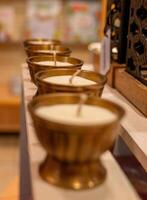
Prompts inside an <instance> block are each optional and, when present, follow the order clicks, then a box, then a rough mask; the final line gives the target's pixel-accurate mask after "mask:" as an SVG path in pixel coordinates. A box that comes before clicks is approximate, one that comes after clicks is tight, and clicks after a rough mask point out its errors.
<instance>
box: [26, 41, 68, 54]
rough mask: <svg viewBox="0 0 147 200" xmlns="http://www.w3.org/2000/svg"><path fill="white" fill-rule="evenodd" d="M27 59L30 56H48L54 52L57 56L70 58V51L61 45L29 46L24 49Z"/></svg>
mask: <svg viewBox="0 0 147 200" xmlns="http://www.w3.org/2000/svg"><path fill="white" fill-rule="evenodd" d="M25 51H26V53H27V56H28V57H32V56H50V55H53V53H54V51H56V54H57V55H58V56H70V54H71V50H70V49H69V48H67V47H64V46H61V45H44V44H42V45H39V46H29V47H27V48H25Z"/></svg>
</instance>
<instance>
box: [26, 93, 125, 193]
mask: <svg viewBox="0 0 147 200" xmlns="http://www.w3.org/2000/svg"><path fill="white" fill-rule="evenodd" d="M80 98H81V97H80V95H78V94H76V95H75V94H71V93H66V94H60V93H58V94H48V95H42V96H38V97H36V98H34V99H33V100H32V101H31V102H30V103H29V105H28V108H29V111H30V114H31V116H32V119H33V123H34V127H35V130H36V134H37V137H38V139H39V141H40V143H41V144H42V146H43V147H44V149H45V150H46V152H47V157H46V159H45V161H44V162H43V163H42V164H41V165H40V168H39V172H40V175H41V177H42V178H43V179H44V180H46V181H47V182H48V183H50V184H53V185H56V186H60V187H62V188H68V189H74V190H79V189H86V188H93V187H95V186H97V185H100V184H102V183H103V182H104V180H105V178H106V170H105V168H104V167H103V165H102V163H101V161H100V156H101V154H102V153H103V152H105V151H106V150H108V149H109V148H110V147H111V146H112V144H113V142H114V140H115V138H116V136H117V134H118V133H117V132H118V131H117V128H118V125H119V121H120V120H121V118H122V117H123V115H124V110H123V109H122V108H121V107H120V106H118V105H117V104H115V103H112V102H110V101H108V100H104V99H100V98H97V97H95V98H94V97H87V99H86V101H85V105H93V106H97V107H101V108H105V109H107V110H109V111H111V112H112V113H113V114H115V115H116V118H115V120H113V122H112V121H111V122H104V123H102V124H95V125H89V124H86V125H79V124H77V125H74V124H68V123H64V122H61V123H60V122H57V121H54V120H51V119H50V120H47V119H44V118H43V117H39V116H38V115H37V114H36V109H38V108H39V107H41V106H53V105H59V104H70V105H71V104H78V103H79V101H80ZM57 115H58V113H57ZM63 115H64V113H63ZM100 117H101V116H100Z"/></svg>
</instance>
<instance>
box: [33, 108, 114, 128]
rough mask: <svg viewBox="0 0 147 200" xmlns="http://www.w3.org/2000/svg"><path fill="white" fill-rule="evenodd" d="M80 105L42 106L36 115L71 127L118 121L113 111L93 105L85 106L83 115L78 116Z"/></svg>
mask: <svg viewBox="0 0 147 200" xmlns="http://www.w3.org/2000/svg"><path fill="white" fill-rule="evenodd" d="M77 108H78V104H58V105H53V106H42V107H39V108H37V109H36V114H37V115H38V116H39V117H41V118H43V119H46V120H50V121H52V122H57V123H62V124H71V125H85V126H86V125H100V124H105V123H109V122H113V121H114V120H116V115H115V114H114V113H112V112H111V111H109V110H107V109H105V108H102V107H98V106H91V105H83V106H82V111H81V115H80V116H77V115H76V113H77Z"/></svg>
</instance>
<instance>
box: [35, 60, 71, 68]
mask: <svg viewBox="0 0 147 200" xmlns="http://www.w3.org/2000/svg"><path fill="white" fill-rule="evenodd" d="M34 63H35V64H39V65H43V66H54V65H55V62H54V61H39V62H34ZM63 66H67V67H68V66H73V64H71V63H69V62H61V61H57V62H56V67H63Z"/></svg>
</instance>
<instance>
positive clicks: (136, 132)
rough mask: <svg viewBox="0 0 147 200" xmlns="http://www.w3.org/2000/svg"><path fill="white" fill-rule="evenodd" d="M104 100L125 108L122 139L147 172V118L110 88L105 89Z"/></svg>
mask: <svg viewBox="0 0 147 200" xmlns="http://www.w3.org/2000/svg"><path fill="white" fill-rule="evenodd" d="M136 95H137V94H136ZM103 98H106V99H109V100H112V101H114V102H116V103H118V104H120V105H121V106H122V107H124V109H125V111H126V116H125V117H124V119H123V121H122V122H121V126H122V131H121V132H122V133H121V137H122V139H123V140H124V142H125V143H126V144H127V146H128V148H129V149H130V150H131V152H132V153H133V154H134V155H135V157H136V158H137V160H138V161H139V162H140V163H141V165H142V167H143V168H144V169H145V170H146V172H147V118H146V117H145V116H144V115H143V114H142V113H141V112H139V111H138V110H137V109H136V108H135V107H134V106H133V105H132V104H131V103H130V102H129V101H128V100H127V99H126V98H125V97H123V96H122V95H121V94H120V93H119V92H117V91H116V90H115V89H112V88H110V87H109V86H107V87H106V88H105V90H104V93H103Z"/></svg>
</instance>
